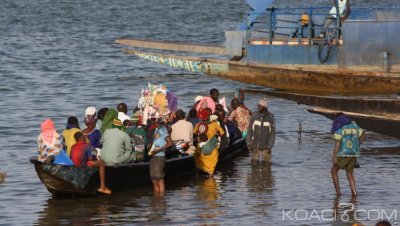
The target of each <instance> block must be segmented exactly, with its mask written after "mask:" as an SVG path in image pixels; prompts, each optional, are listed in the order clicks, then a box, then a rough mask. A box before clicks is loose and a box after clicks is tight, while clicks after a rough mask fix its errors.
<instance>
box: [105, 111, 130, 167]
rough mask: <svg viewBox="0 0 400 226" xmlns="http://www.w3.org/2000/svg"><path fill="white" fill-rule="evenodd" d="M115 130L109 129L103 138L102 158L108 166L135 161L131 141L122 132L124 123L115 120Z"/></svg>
mask: <svg viewBox="0 0 400 226" xmlns="http://www.w3.org/2000/svg"><path fill="white" fill-rule="evenodd" d="M112 126H113V128H112V129H107V130H106V131H105V132H104V134H103V136H102V137H101V143H102V144H103V148H102V149H101V153H100V158H101V159H102V160H103V161H104V163H106V165H112V164H127V163H130V162H133V161H135V159H136V158H135V152H133V150H132V144H131V140H130V138H129V136H128V134H126V133H125V132H123V131H121V129H122V122H121V121H120V120H118V119H114V121H113V125H112Z"/></svg>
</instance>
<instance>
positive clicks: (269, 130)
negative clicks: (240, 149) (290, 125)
mask: <svg viewBox="0 0 400 226" xmlns="http://www.w3.org/2000/svg"><path fill="white" fill-rule="evenodd" d="M246 143H247V147H248V149H249V151H250V152H251V161H252V163H253V162H258V161H260V159H261V161H262V162H266V163H270V162H271V150H272V147H273V146H274V143H275V118H274V114H272V113H271V112H269V111H268V108H267V100H266V99H265V98H263V99H261V100H260V101H258V111H257V112H254V113H253V114H252V115H251V118H250V123H249V126H248V129H247V137H246Z"/></svg>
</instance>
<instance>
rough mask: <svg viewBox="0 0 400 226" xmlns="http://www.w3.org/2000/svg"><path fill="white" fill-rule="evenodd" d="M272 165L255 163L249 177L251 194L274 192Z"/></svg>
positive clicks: (248, 182)
mask: <svg viewBox="0 0 400 226" xmlns="http://www.w3.org/2000/svg"><path fill="white" fill-rule="evenodd" d="M271 166H272V164H270V163H265V162H253V163H252V164H251V172H250V174H249V175H248V177H247V184H248V187H249V191H250V192H255V193H260V192H264V191H268V192H272V186H273V182H274V178H273V175H272V171H271Z"/></svg>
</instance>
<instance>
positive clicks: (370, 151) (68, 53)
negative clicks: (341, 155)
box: [0, 0, 400, 225]
mask: <svg viewBox="0 0 400 226" xmlns="http://www.w3.org/2000/svg"><path fill="white" fill-rule="evenodd" d="M277 2H278V3H279V4H282V5H302V4H305V3H306V2H313V1H287V2H283V1H277ZM352 2H353V5H356V6H373V5H375V3H374V2H376V1H365V0H364V1H361V0H359V1H352ZM379 2H380V3H381V4H382V5H388V6H391V5H395V4H396V3H397V1H396V0H387V1H379ZM288 3H290V4H288ZM314 3H315V4H318V5H324V4H330V1H322V0H319V1H314ZM0 6H1V7H0V35H1V38H0V40H1V41H0V62H1V66H0V80H1V83H0V94H1V95H0V99H1V101H0V115H2V117H1V120H0V134H1V136H0V146H1V147H2V148H1V151H0V170H4V171H7V173H8V177H7V179H6V182H5V183H3V184H0V225H32V224H33V225H39V224H40V225H43V224H48V225H58V224H65V225H70V224H74V225H91V224H108V225H116V224H132V223H145V222H147V223H152V224H182V225H186V224H196V225H198V224H246V225H248V224H266V225H300V224H303V225H344V223H343V222H342V221H341V220H340V219H341V217H342V216H343V215H346V216H347V215H348V216H349V217H350V218H349V222H351V223H354V222H361V223H365V224H372V223H373V222H374V221H366V220H361V221H356V220H355V219H354V218H357V216H358V215H357V214H354V211H350V212H346V211H349V209H350V207H349V205H347V206H346V205H343V203H350V204H351V205H353V206H354V208H355V210H360V211H361V210H374V209H379V210H381V209H383V210H388V211H387V213H388V214H389V215H390V213H392V212H393V211H394V210H397V211H398V212H399V213H398V215H399V217H400V207H399V200H400V195H399V194H398V184H399V181H400V175H399V173H398V169H399V160H400V149H399V148H395V147H398V146H400V142H399V141H397V140H394V139H391V138H388V137H383V136H380V135H376V134H372V133H369V134H368V138H367V141H366V143H365V145H364V146H363V148H364V150H363V155H362V158H361V159H360V164H361V168H360V169H359V170H357V172H356V181H357V185H358V190H359V194H360V195H359V197H357V199H351V196H350V191H349V189H348V187H347V180H346V178H345V175H344V174H343V172H342V174H341V175H340V176H341V177H340V179H341V181H342V193H343V196H342V197H341V198H340V199H335V195H334V189H333V186H332V184H331V179H330V166H331V162H330V159H331V157H330V152H331V149H332V142H331V140H330V136H329V134H328V131H329V129H330V121H329V120H327V119H325V118H323V117H322V116H316V115H311V114H309V113H307V112H306V110H305V107H301V106H298V105H296V104H295V103H292V102H289V101H285V100H280V99H270V100H269V105H270V110H271V111H272V112H274V113H275V117H276V121H277V127H278V134H277V139H276V145H275V148H274V150H273V164H272V166H269V167H268V166H260V165H258V166H251V165H250V158H249V156H248V155H244V156H241V157H239V158H237V159H236V160H235V161H234V162H232V163H230V164H225V165H223V166H221V168H220V169H219V171H218V172H217V173H216V177H215V180H210V179H204V178H195V177H187V178H184V179H182V180H179V181H170V182H167V192H166V194H165V197H155V196H153V193H152V192H151V186H150V185H149V186H144V187H140V188H136V189H130V190H125V191H122V192H116V193H115V194H114V195H112V196H108V197H103V196H100V197H93V198H81V199H61V200H60V199H53V198H52V197H51V196H50V194H49V193H48V192H47V190H46V189H45V187H44V186H43V185H42V184H41V182H40V181H39V179H38V177H37V175H36V173H35V171H34V168H33V165H31V164H30V163H29V162H28V158H29V157H30V156H32V155H34V154H35V147H36V138H37V135H38V133H39V125H40V122H41V121H42V120H43V119H44V118H47V117H51V118H53V119H54V120H55V122H56V126H57V129H58V130H59V131H60V132H61V130H62V129H63V127H64V126H65V122H66V119H67V117H68V116H70V115H75V116H78V117H80V118H82V117H83V114H84V110H85V108H86V107H87V106H89V105H94V106H96V107H97V108H98V109H99V108H100V107H103V106H111V107H115V106H116V104H117V103H119V102H122V101H123V102H126V103H128V105H129V106H130V109H132V107H133V105H134V104H136V98H137V96H138V94H139V91H140V89H141V87H143V86H145V85H146V84H147V82H152V83H163V84H165V85H167V86H168V87H170V89H171V90H173V91H175V92H176V94H177V96H178V97H179V104H180V106H181V107H182V108H187V107H188V106H190V105H191V104H192V102H193V100H194V97H195V96H197V95H206V94H207V93H208V90H209V89H210V88H212V87H217V88H218V89H220V91H221V94H222V95H225V96H227V97H228V98H231V97H232V96H233V92H234V91H235V90H236V89H237V88H239V87H242V86H245V85H243V84H239V83H236V82H232V81H228V80H222V79H217V78H213V77H208V76H204V75H198V74H190V73H186V72H183V71H177V70H173V69H169V68H166V67H163V66H161V65H156V64H152V63H148V62H144V61H141V60H139V59H136V58H135V57H132V56H128V55H126V54H124V53H122V51H121V49H122V47H121V46H118V45H115V44H113V40H115V39H117V38H121V37H136V38H151V39H160V40H180V41H191V42H203V43H222V42H223V38H224V34H223V31H224V30H226V29H234V28H235V27H236V26H237V25H238V24H239V23H240V22H241V21H242V18H243V16H244V14H245V12H246V11H247V9H248V7H247V6H246V4H245V3H244V1H242V0H232V1H215V0H209V1H207V0H199V1H185V0H174V1H172V0H166V1H157V0H153V1H144V0H135V1H128V0H125V1H104V0H98V1H79V0H76V1H50V0H37V1H22V0H3V1H1V3H0ZM260 97H261V96H257V95H249V96H247V100H246V101H247V104H248V105H249V106H250V107H251V108H253V109H254V107H255V103H256V101H257V99H258V98H260ZM299 122H302V123H303V128H304V130H305V132H304V134H303V139H302V140H301V142H299V141H298V139H297V133H296V129H297V125H298V123H299ZM288 209H298V210H307V211H308V212H305V211H302V212H301V211H299V212H297V213H298V214H297V215H298V216H297V217H298V218H300V219H304V217H305V215H304V214H305V213H308V215H309V216H308V217H310V213H311V210H313V209H316V210H317V211H318V217H319V218H321V217H325V218H331V217H332V216H331V215H329V214H325V215H324V216H321V211H323V210H327V211H330V213H331V212H332V211H333V210H335V211H337V214H336V217H337V219H330V220H326V221H320V220H318V218H316V216H315V215H314V218H312V219H308V220H305V221H301V220H297V221H296V220H295V219H293V220H292V219H290V218H295V216H294V213H293V212H292V213H289V214H288V215H287V216H286V218H285V217H284V216H283V215H282V211H283V210H288ZM347 213H348V214H347ZM373 214H375V215H372V216H371V217H372V218H376V217H377V215H376V212H373ZM358 217H360V218H365V214H364V215H363V214H361V215H360V216H358ZM393 220H394V219H393ZM351 223H349V225H351Z"/></svg>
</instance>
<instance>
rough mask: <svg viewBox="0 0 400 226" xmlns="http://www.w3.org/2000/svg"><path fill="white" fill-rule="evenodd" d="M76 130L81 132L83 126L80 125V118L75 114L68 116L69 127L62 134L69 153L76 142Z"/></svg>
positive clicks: (68, 153)
mask: <svg viewBox="0 0 400 226" xmlns="http://www.w3.org/2000/svg"><path fill="white" fill-rule="evenodd" d="M76 132H81V128H80V127H79V122H78V119H77V118H76V117H74V116H71V117H69V118H68V121H67V127H66V128H65V130H64V131H63V133H62V135H63V137H64V143H65V146H66V147H67V155H68V156H70V154H71V147H72V145H74V144H75V138H74V134H75V133H76Z"/></svg>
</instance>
